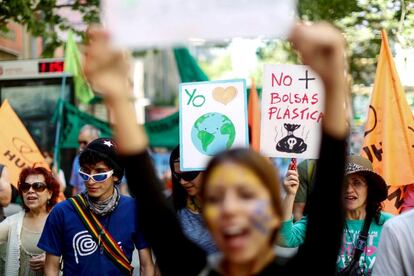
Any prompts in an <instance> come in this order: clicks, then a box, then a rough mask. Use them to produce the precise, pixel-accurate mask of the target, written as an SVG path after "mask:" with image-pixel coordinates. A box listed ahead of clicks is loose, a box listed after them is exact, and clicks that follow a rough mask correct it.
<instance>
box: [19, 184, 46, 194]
mask: <svg viewBox="0 0 414 276" xmlns="http://www.w3.org/2000/svg"><path fill="white" fill-rule="evenodd" d="M30 187H31V188H32V189H33V191H35V192H38V193H41V192H43V191H44V190H46V188H47V185H46V183H43V182H34V183H32V184H30V183H27V182H23V183H21V184H20V190H21V191H22V192H23V193H27V192H28V191H29V190H30Z"/></svg>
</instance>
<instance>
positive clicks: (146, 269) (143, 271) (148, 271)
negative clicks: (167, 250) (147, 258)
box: [140, 264, 155, 276]
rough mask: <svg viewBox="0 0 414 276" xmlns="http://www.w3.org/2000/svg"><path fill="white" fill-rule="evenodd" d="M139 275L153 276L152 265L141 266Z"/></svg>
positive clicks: (153, 269)
mask: <svg viewBox="0 0 414 276" xmlns="http://www.w3.org/2000/svg"><path fill="white" fill-rule="evenodd" d="M140 275H142V276H155V268H154V266H153V265H147V264H145V265H141V266H140Z"/></svg>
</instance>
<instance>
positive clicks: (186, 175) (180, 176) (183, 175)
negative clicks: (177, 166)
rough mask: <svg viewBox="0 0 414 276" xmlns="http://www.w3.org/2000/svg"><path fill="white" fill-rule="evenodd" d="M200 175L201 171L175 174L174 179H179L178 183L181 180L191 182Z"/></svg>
mask: <svg viewBox="0 0 414 276" xmlns="http://www.w3.org/2000/svg"><path fill="white" fill-rule="evenodd" d="M199 174H200V171H193V172H180V173H176V172H174V173H173V175H174V177H175V178H177V180H178V181H180V180H181V179H183V180H184V181H191V180H194V179H195V178H196V177H197V176H198V175H199Z"/></svg>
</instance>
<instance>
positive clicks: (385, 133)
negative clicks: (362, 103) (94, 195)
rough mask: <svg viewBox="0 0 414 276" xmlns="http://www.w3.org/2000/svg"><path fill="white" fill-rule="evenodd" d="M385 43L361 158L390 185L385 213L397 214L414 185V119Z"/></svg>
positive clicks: (383, 33) (380, 57)
mask: <svg viewBox="0 0 414 276" xmlns="http://www.w3.org/2000/svg"><path fill="white" fill-rule="evenodd" d="M381 35H382V43H381V51H380V55H379V58H378V64H377V71H376V75H375V83H374V90H373V92H372V99H371V105H370V106H369V113H368V119H367V123H366V126H365V134H364V136H365V140H364V146H363V149H362V155H364V156H366V157H367V158H368V159H369V160H371V162H372V165H373V167H374V171H375V172H377V173H378V174H380V175H381V176H382V177H383V178H384V179H385V181H386V182H387V184H388V185H389V189H388V198H387V199H386V200H385V211H387V212H390V213H394V214H397V213H398V212H399V211H398V210H399V208H400V206H401V204H402V202H403V196H404V186H405V185H408V184H413V183H414V119H413V115H412V113H411V109H410V107H409V105H408V103H407V100H406V98H405V93H404V90H403V87H402V85H401V83H400V79H399V77H398V74H397V70H396V68H395V65H394V61H393V58H392V55H391V50H390V48H389V46H388V38H387V34H386V33H385V31H384V30H383V31H382V32H381Z"/></svg>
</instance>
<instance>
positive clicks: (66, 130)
mask: <svg viewBox="0 0 414 276" xmlns="http://www.w3.org/2000/svg"><path fill="white" fill-rule="evenodd" d="M59 104H62V105H63V112H62V117H61V124H62V134H61V136H60V142H59V148H77V147H79V144H78V135H79V130H80V129H81V128H82V127H83V126H84V125H93V126H94V127H96V128H97V129H99V131H100V132H101V137H111V136H112V131H111V128H110V126H109V124H108V123H107V122H104V121H102V120H99V119H98V118H95V117H94V116H92V115H89V114H88V113H85V112H82V111H80V110H79V109H78V108H76V107H75V106H73V105H71V104H70V103H68V102H65V101H60V102H59ZM56 110H57V109H56ZM58 117H59V116H58V113H57V111H55V114H54V115H53V119H52V120H53V121H56V120H57V118H58Z"/></svg>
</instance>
